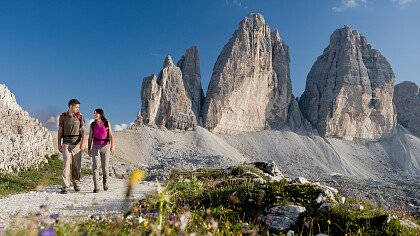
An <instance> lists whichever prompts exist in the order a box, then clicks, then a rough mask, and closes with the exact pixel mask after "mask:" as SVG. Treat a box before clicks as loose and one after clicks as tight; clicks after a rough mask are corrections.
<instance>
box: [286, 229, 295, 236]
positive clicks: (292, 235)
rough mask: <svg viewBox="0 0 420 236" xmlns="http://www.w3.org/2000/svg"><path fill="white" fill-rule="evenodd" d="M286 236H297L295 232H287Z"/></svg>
mask: <svg viewBox="0 0 420 236" xmlns="http://www.w3.org/2000/svg"><path fill="white" fill-rule="evenodd" d="M286 236H295V231H293V230H289V231H287V234H286Z"/></svg>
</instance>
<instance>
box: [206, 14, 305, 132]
mask: <svg viewBox="0 0 420 236" xmlns="http://www.w3.org/2000/svg"><path fill="white" fill-rule="evenodd" d="M289 63H290V58H289V49H288V47H287V46H286V45H285V43H284V41H283V40H282V39H281V38H280V35H279V32H278V31H277V30H276V31H273V32H270V28H269V27H268V25H267V24H266V22H265V19H264V17H263V16H262V15H261V14H254V13H251V14H249V15H248V16H246V17H245V18H244V19H243V20H242V21H241V22H240V24H239V27H238V29H237V30H236V31H235V33H234V34H233V36H232V38H231V39H230V40H229V42H228V43H227V44H226V45H225V46H224V48H223V50H222V52H221V54H220V55H219V57H218V58H217V61H216V64H215V65H214V69H213V74H212V77H211V80H210V84H209V87H208V90H207V95H206V100H205V103H204V106H203V126H204V127H205V128H207V129H209V130H211V131H213V132H220V133H225V132H237V131H259V130H263V129H273V128H281V127H282V126H284V125H285V124H286V123H287V121H288V120H289V109H290V106H291V105H292V104H293V102H295V100H294V99H293V96H292V86H291V82H290V72H289ZM295 103H296V102H295ZM294 105H295V106H294V107H295V108H297V104H294ZM292 114H294V115H297V116H299V115H300V113H299V112H295V113H292ZM298 118H299V117H297V118H295V119H294V120H297V119H298Z"/></svg>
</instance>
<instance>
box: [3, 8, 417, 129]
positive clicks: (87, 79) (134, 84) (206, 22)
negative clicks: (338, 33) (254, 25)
mask: <svg viewBox="0 0 420 236" xmlns="http://www.w3.org/2000/svg"><path fill="white" fill-rule="evenodd" d="M250 12H258V13H261V14H263V15H264V17H265V19H266V21H267V23H268V25H269V26H270V28H271V30H274V29H279V31H280V36H281V37H282V38H283V39H284V40H285V42H286V44H287V45H288V46H289V49H290V57H291V64H290V66H291V78H292V87H293V93H294V95H295V96H300V95H301V94H302V92H303V90H304V88H305V82H306V76H307V74H308V72H309V70H310V68H311V66H312V65H313V63H314V62H315V60H316V58H317V57H318V56H319V55H320V54H321V53H322V51H323V50H324V48H325V47H326V46H327V45H328V42H329V37H330V35H331V33H332V32H333V31H334V30H335V29H337V28H340V27H342V26H343V25H349V26H350V27H351V28H352V29H356V30H358V31H359V32H361V33H362V34H363V35H365V36H366V38H367V40H368V42H369V43H370V44H372V46H373V48H376V49H379V50H380V51H381V52H382V54H383V55H384V56H385V57H386V58H387V59H388V61H389V62H390V63H391V65H392V68H393V70H394V73H395V74H396V76H397V83H399V82H402V81H405V80H409V81H413V82H415V83H416V84H420V43H419V42H420V26H419V25H420V14H419V12H420V0H343V1H341V0H336V1H333V0H301V1H298V0H290V1H286V0H209V1H198V0H184V1H181V0H179V1H140V0H139V1H129V0H126V1H108V0H103V1H93V0H91V1H85V0H80V1H78V0H72V1H65V0H42V1H41V0H39V1H30V0H23V1H20V0H13V1H12V0H10V1H5V0H0V83H4V84H6V85H7V86H8V87H9V89H10V90H11V91H12V92H13V93H14V94H15V95H16V98H17V101H18V103H19V104H20V105H21V106H22V107H23V108H24V109H25V110H27V111H29V113H30V114H31V115H33V116H35V117H37V118H38V119H39V120H40V121H41V122H44V123H45V122H46V121H47V120H48V118H49V117H51V116H56V115H58V114H59V113H61V112H62V111H65V110H66V109H67V102H68V100H69V99H71V98H73V97H74V98H78V99H79V100H80V101H81V103H82V104H81V112H82V113H83V114H84V115H85V117H86V119H87V120H89V119H91V118H92V113H93V110H94V109H95V108H97V107H101V108H103V109H104V110H105V113H106V115H107V116H108V118H109V119H110V121H111V123H112V124H114V125H115V124H123V123H125V124H129V123H130V122H133V121H134V119H135V117H136V114H137V112H138V111H139V109H140V86H141V81H142V80H143V78H144V77H146V76H149V75H151V74H153V73H155V74H157V73H159V71H160V69H161V68H162V65H163V61H164V58H165V56H166V55H168V54H169V55H171V56H172V58H173V59H174V61H175V62H176V61H178V60H179V58H180V57H181V56H182V55H183V54H184V52H185V49H186V48H188V47H190V46H192V45H196V46H198V48H199V52H200V61H201V72H202V80H203V87H204V90H205V91H206V90H207V86H208V83H209V80H210V77H211V73H212V69H213V65H214V63H215V62H216V59H217V56H218V55H219V53H220V52H221V50H222V48H223V46H224V45H225V44H226V43H227V42H228V40H229V38H230V37H231V36H232V34H233V32H234V31H235V29H236V28H237V27H238V24H239V22H240V21H241V20H242V19H243V17H245V16H246V15H247V14H248V13H250Z"/></svg>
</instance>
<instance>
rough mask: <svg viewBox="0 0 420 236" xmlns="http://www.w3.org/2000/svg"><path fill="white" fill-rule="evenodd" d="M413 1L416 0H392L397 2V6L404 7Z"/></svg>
mask: <svg viewBox="0 0 420 236" xmlns="http://www.w3.org/2000/svg"><path fill="white" fill-rule="evenodd" d="M415 1H417V0H392V3H394V4H397V5H398V6H399V7H406V6H408V5H409V4H410V3H413V2H415Z"/></svg>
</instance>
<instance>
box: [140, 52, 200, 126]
mask: <svg viewBox="0 0 420 236" xmlns="http://www.w3.org/2000/svg"><path fill="white" fill-rule="evenodd" d="M199 63H200V62H199V58H198V49H197V48H196V47H191V48H189V49H187V51H186V54H185V55H184V56H183V57H182V58H181V60H180V61H179V62H178V63H177V64H178V66H176V65H175V64H174V63H173V61H172V58H171V57H170V56H167V57H166V58H165V62H164V65H163V69H162V70H161V72H160V73H159V75H158V77H156V76H155V75H151V76H149V77H146V78H144V80H143V83H142V88H141V100H142V107H141V114H139V115H138V117H139V118H138V119H142V120H143V122H138V121H137V122H136V123H137V124H140V123H143V124H146V125H157V126H159V127H166V128H168V129H182V130H188V129H193V128H194V127H195V126H196V125H197V121H198V120H199V117H198V115H199V114H200V111H201V106H202V104H203V100H204V97H203V90H202V88H201V75H200V64H199Z"/></svg>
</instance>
